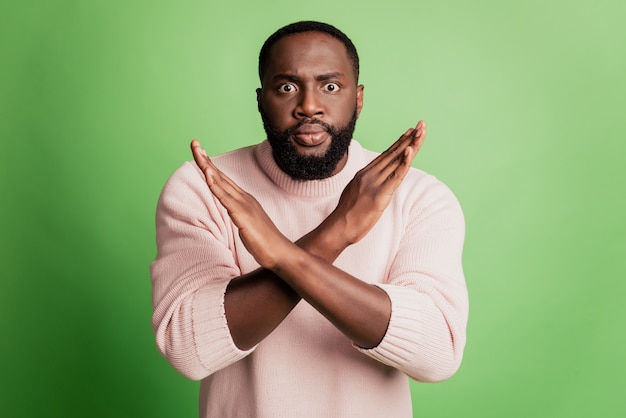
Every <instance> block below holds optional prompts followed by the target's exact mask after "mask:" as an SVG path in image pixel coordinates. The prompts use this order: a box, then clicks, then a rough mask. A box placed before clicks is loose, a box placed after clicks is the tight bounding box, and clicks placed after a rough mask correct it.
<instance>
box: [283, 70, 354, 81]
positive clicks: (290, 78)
mask: <svg viewBox="0 0 626 418" xmlns="http://www.w3.org/2000/svg"><path fill="white" fill-rule="evenodd" d="M343 76H344V74H343V73H339V72H333V73H325V74H320V75H318V76H315V80H316V81H326V80H332V79H335V78H340V77H343ZM272 79H273V80H275V81H278V80H286V81H293V82H298V81H300V80H301V78H300V77H298V76H297V75H293V74H286V73H281V74H276V75H275V76H274V77H272Z"/></svg>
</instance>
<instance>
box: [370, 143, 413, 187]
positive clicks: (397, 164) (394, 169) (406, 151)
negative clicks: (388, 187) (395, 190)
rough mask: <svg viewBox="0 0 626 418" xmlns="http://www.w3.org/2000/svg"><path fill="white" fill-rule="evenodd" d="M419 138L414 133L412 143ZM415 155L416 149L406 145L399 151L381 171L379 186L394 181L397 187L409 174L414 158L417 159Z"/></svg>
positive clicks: (378, 180)
mask: <svg viewBox="0 0 626 418" xmlns="http://www.w3.org/2000/svg"><path fill="white" fill-rule="evenodd" d="M418 136H419V135H418V132H417V131H413V134H412V136H411V138H410V143H411V144H413V143H415V141H416V140H415V138H417V137H418ZM415 155H416V152H415V148H414V147H413V146H411V145H406V146H405V147H404V148H402V149H401V150H400V149H399V150H397V151H396V152H395V155H394V157H393V158H392V159H388V160H387V164H386V165H385V166H384V167H382V169H381V170H380V173H379V175H378V179H377V182H378V184H385V183H388V182H389V181H394V184H396V185H397V184H399V183H400V182H401V181H402V180H403V179H404V177H405V176H406V174H407V173H408V172H409V168H410V167H411V162H412V161H413V158H415Z"/></svg>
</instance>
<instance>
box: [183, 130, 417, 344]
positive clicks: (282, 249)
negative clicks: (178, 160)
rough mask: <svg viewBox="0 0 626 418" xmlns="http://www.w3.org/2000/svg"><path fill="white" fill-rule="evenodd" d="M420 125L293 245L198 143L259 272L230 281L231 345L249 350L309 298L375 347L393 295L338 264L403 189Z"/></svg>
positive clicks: (199, 157)
mask: <svg viewBox="0 0 626 418" xmlns="http://www.w3.org/2000/svg"><path fill="white" fill-rule="evenodd" d="M425 137H426V125H425V124H424V122H422V121H420V122H419V123H418V124H417V126H416V127H415V128H411V129H408V130H407V131H406V132H405V133H404V134H403V135H402V136H401V137H400V138H399V139H398V140H397V141H396V142H395V143H394V144H393V145H392V146H391V147H390V148H388V149H387V150H386V151H385V152H383V153H382V154H380V155H379V156H378V157H377V158H376V159H374V160H373V161H372V162H371V163H370V164H368V165H367V166H366V167H364V168H363V169H362V170H361V171H359V172H358V173H357V175H356V176H355V177H354V179H353V180H352V181H351V182H350V183H349V184H348V185H347V186H346V188H345V189H344V191H343V193H342V195H341V198H340V200H339V203H338V205H337V207H336V209H335V210H334V211H333V212H332V213H331V214H330V215H329V216H328V217H327V218H326V219H325V220H324V221H323V222H322V223H321V224H320V225H319V226H318V227H317V228H315V229H314V230H313V231H311V232H310V233H308V234H307V235H305V236H304V237H302V238H300V239H299V240H298V241H296V242H295V243H293V242H291V241H290V240H288V239H287V238H286V237H285V236H284V235H283V234H282V233H281V232H280V231H279V230H278V229H277V228H276V226H275V225H274V223H273V222H272V221H271V219H270V218H269V217H268V216H267V214H266V213H265V211H264V210H263V208H262V207H261V206H260V205H259V203H258V202H257V201H256V199H254V198H253V197H252V196H251V195H249V194H248V193H246V192H245V191H244V190H242V189H241V188H240V187H239V186H237V184H235V183H234V182H233V181H232V180H231V179H229V178H228V177H227V176H226V175H225V174H224V173H222V172H220V171H219V170H218V169H217V167H215V165H213V163H212V162H211V160H210V159H209V157H208V156H207V154H206V152H205V151H204V149H203V148H202V147H201V146H200V144H199V142H198V141H196V140H194V141H193V142H192V144H191V149H192V152H193V157H194V160H195V161H196V163H197V164H198V166H199V167H200V169H201V170H202V171H203V173H204V175H205V177H206V181H207V185H208V186H209V188H210V189H211V192H212V193H213V194H214V195H215V197H217V199H218V200H219V201H220V202H221V203H222V205H224V207H225V208H226V209H227V210H228V214H229V215H230V217H231V219H232V220H233V222H234V223H235V225H236V226H237V228H238V230H239V235H240V237H241V240H242V242H243V243H244V245H245V247H246V249H247V250H248V251H249V252H250V254H252V256H254V258H255V259H256V261H257V262H258V263H259V264H260V265H261V268H259V269H257V270H255V271H253V272H251V273H248V274H246V275H243V276H241V277H239V278H237V279H235V280H232V281H231V282H230V284H229V286H228V287H227V289H226V294H225V297H224V309H225V312H226V319H227V322H228V327H229V329H230V332H231V335H232V337H233V341H234V342H235V344H236V345H237V347H239V348H240V349H242V350H246V349H250V348H252V347H253V346H255V345H256V344H258V343H259V342H260V341H261V340H263V339H264V338H265V337H266V336H267V335H269V334H270V333H271V332H272V331H273V330H274V328H276V327H277V326H278V325H279V324H280V323H281V322H282V320H283V319H284V318H285V317H286V316H287V315H288V314H289V312H290V311H291V309H293V307H294V306H296V304H297V303H298V302H299V301H300V298H303V299H305V300H306V301H307V302H308V303H309V304H310V305H312V306H313V307H314V308H315V309H317V310H318V311H319V312H320V313H321V314H322V315H324V316H325V317H326V318H327V319H328V320H329V321H330V322H331V323H333V324H334V325H335V326H336V327H337V328H338V329H339V330H340V331H342V332H343V333H344V334H345V335H346V336H347V337H348V338H349V339H351V340H352V341H353V342H354V343H355V344H356V345H358V346H360V347H363V348H371V347H374V346H376V345H377V344H378V343H379V342H380V341H381V340H382V338H383V336H384V335H385V331H386V330H387V324H388V323H389V318H390V315H391V304H390V301H389V298H388V297H387V294H386V293H385V292H384V291H383V290H382V289H380V288H378V287H376V286H374V285H371V284H368V283H365V282H363V281H362V280H360V279H358V278H356V277H353V276H351V275H350V274H348V273H347V272H345V271H342V270H340V269H338V268H337V267H335V266H333V264H332V263H333V261H335V259H336V258H337V257H338V256H339V255H340V254H341V253H342V252H343V250H345V249H346V248H347V247H348V246H349V245H351V244H354V243H356V242H358V241H359V240H361V238H363V237H364V236H365V235H366V234H367V232H369V230H370V229H371V228H372V227H373V226H374V225H375V224H376V221H378V219H379V218H380V216H381V214H382V212H383V211H384V210H385V208H386V207H387V205H388V204H389V201H390V200H391V197H392V196H393V193H394V192H395V190H396V189H397V187H398V186H399V185H400V183H401V182H402V180H403V179H404V177H405V176H406V173H407V172H408V171H409V168H410V166H411V162H412V161H413V159H414V158H415V156H416V155H417V152H418V151H419V149H420V147H421V145H422V143H423V141H424V138H425Z"/></svg>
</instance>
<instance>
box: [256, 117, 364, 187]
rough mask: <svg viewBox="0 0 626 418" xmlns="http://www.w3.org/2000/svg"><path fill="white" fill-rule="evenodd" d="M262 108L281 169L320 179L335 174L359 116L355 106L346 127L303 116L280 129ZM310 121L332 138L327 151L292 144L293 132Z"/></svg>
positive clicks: (298, 176) (295, 175) (297, 176)
mask: <svg viewBox="0 0 626 418" xmlns="http://www.w3.org/2000/svg"><path fill="white" fill-rule="evenodd" d="M260 112H261V119H263V128H265V133H266V134H267V140H268V141H269V143H270V145H271V146H272V153H273V154H274V159H275V160H276V163H277V164H278V166H279V167H280V168H281V170H283V171H284V172H285V173H287V175H289V177H291V178H292V179H294V180H320V179H325V178H328V177H330V176H332V175H333V172H334V171H335V169H336V168H337V164H339V162H340V161H341V160H342V158H343V157H344V156H345V155H346V153H347V152H348V148H349V147H350V141H352V134H353V133H354V128H355V126H356V119H357V110H356V106H355V108H354V113H353V114H352V118H351V119H350V121H348V123H347V124H346V126H344V127H341V128H335V127H333V126H331V125H329V124H327V123H325V122H322V121H321V120H318V119H304V120H302V121H300V122H298V123H297V124H295V125H293V126H292V127H290V128H288V129H287V130H285V131H284V132H281V131H280V130H279V129H278V128H276V126H274V125H273V124H272V123H271V122H270V121H269V119H268V118H267V116H266V115H265V112H263V110H261V111H260ZM307 123H310V124H319V125H321V126H323V127H324V128H325V129H326V131H327V132H328V135H329V136H330V140H331V141H330V146H329V147H328V150H326V152H325V153H324V155H302V154H301V153H299V152H298V149H297V148H296V147H295V145H293V143H292V141H291V136H292V135H293V132H294V131H295V130H296V129H298V128H300V127H301V126H302V125H305V124H307Z"/></svg>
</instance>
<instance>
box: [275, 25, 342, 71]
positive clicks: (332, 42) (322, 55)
mask: <svg viewBox="0 0 626 418" xmlns="http://www.w3.org/2000/svg"><path fill="white" fill-rule="evenodd" d="M327 73H341V74H345V75H346V76H349V77H351V78H354V76H353V71H352V61H351V60H350V57H349V56H348V51H347V49H346V46H345V45H344V44H343V43H342V42H341V41H340V40H338V39H336V38H334V37H333V36H331V35H328V34H326V33H322V32H302V33H296V34H292V35H287V36H285V37H284V38H281V39H279V40H278V41H277V42H276V43H275V44H274V45H272V47H271V49H270V53H269V59H268V66H267V70H266V73H265V78H266V79H267V78H272V77H274V76H275V75H277V74H293V75H306V74H312V75H315V74H327Z"/></svg>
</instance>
